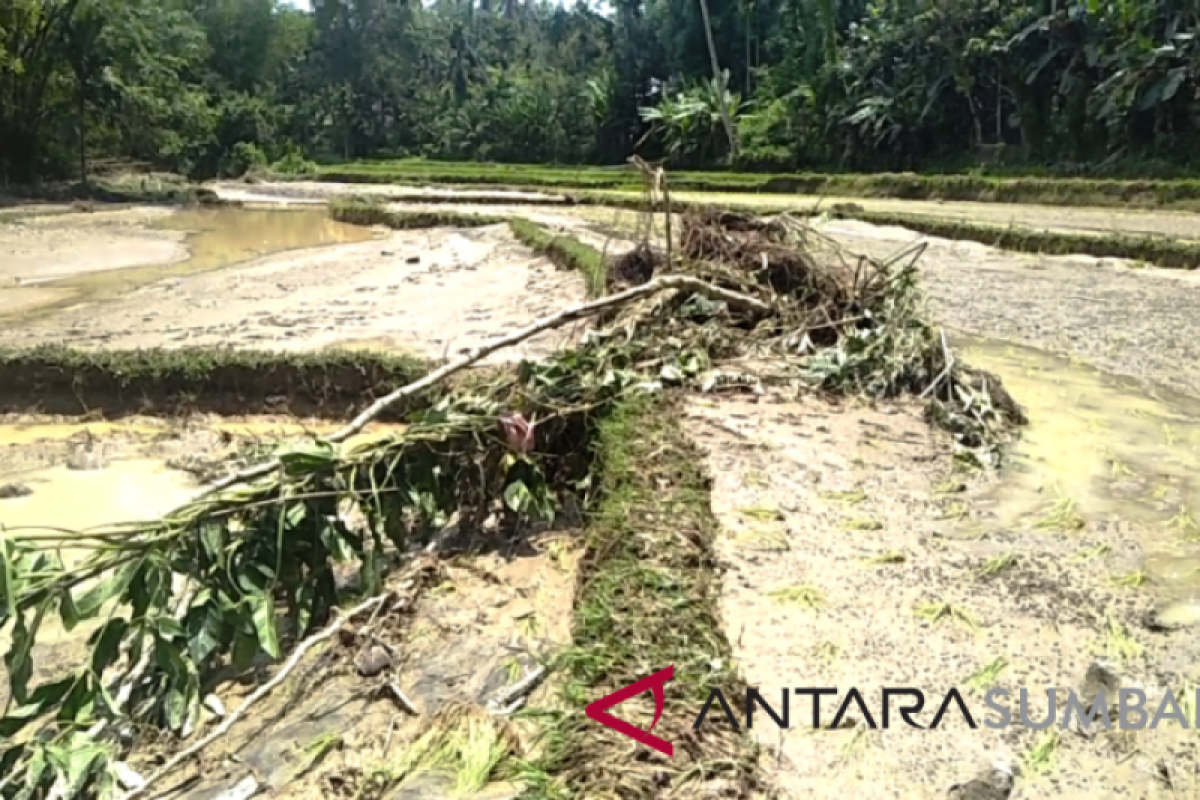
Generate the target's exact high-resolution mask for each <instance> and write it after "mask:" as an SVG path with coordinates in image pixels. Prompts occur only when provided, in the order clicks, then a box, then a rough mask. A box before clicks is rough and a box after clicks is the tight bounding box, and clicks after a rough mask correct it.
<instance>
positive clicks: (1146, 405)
mask: <svg viewBox="0 0 1200 800" xmlns="http://www.w3.org/2000/svg"><path fill="white" fill-rule="evenodd" d="M956 343H957V346H958V347H959V348H960V350H961V352H962V354H963V358H964V360H966V361H967V362H968V363H970V364H971V365H972V366H976V367H979V368H982V369H985V370H988V371H989V372H992V373H994V374H996V375H998V376H999V377H1000V379H1001V380H1002V381H1003V382H1004V386H1005V388H1006V389H1007V390H1008V391H1009V393H1010V394H1012V396H1013V397H1014V398H1015V399H1016V400H1017V402H1019V403H1021V404H1022V405H1023V406H1024V407H1025V410H1026V413H1027V414H1028V416H1029V418H1030V425H1029V426H1028V428H1027V429H1026V430H1025V431H1024V432H1023V434H1022V437H1021V439H1020V440H1019V441H1017V442H1016V443H1015V444H1014V445H1013V447H1012V448H1011V451H1010V455H1009V456H1008V463H1007V465H1006V467H1005V472H1004V475H1003V479H1002V480H1001V481H1000V482H999V483H998V484H997V486H996V487H995V488H994V489H993V490H992V491H991V492H989V493H988V495H987V496H986V497H985V498H983V499H984V502H985V503H987V504H989V510H990V511H992V512H994V513H995V515H996V517H995V519H996V522H997V523H998V524H999V525H1001V526H1004V527H1017V526H1020V527H1023V528H1026V529H1028V528H1033V529H1037V530H1043V531H1045V532H1046V533H1047V534H1048V535H1070V534H1071V533H1072V532H1077V531H1079V530H1082V529H1083V528H1084V527H1085V526H1086V525H1088V524H1094V523H1097V522H1102V521H1103V522H1108V523H1112V522H1118V523H1124V524H1126V525H1128V526H1129V529H1130V530H1131V531H1133V532H1134V533H1135V535H1137V537H1138V538H1139V539H1140V540H1141V543H1142V545H1143V546H1144V548H1145V550H1146V551H1147V552H1149V553H1150V555H1149V556H1148V557H1147V558H1146V563H1145V564H1144V565H1143V569H1145V571H1146V572H1147V574H1148V576H1149V577H1150V579H1151V580H1152V581H1153V582H1155V583H1158V584H1160V585H1163V586H1173V587H1176V588H1185V587H1186V589H1187V590H1188V593H1189V594H1192V595H1195V596H1200V546H1198V542H1200V400H1196V399H1194V398H1190V397H1187V396H1184V395H1180V394H1176V393H1172V392H1170V391H1168V390H1163V389H1155V388H1150V387H1146V386H1144V385H1142V384H1139V383H1136V382H1134V381H1131V380H1121V379H1118V378H1115V377H1112V376H1110V375H1106V374H1104V373H1102V372H1100V371H1098V370H1096V369H1094V368H1092V367H1090V366H1086V365H1084V364H1081V363H1079V362H1076V361H1073V360H1071V359H1068V358H1063V357H1059V356H1054V355H1051V354H1048V353H1045V352H1042V351H1038V350H1033V349H1029V348H1023V347H1017V346H1010V345H1008V344H1004V343H997V342H989V341H981V340H978V339H971V338H958V339H957V341H956Z"/></svg>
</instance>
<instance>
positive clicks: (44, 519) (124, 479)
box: [0, 459, 198, 564]
mask: <svg viewBox="0 0 1200 800" xmlns="http://www.w3.org/2000/svg"><path fill="white" fill-rule="evenodd" d="M21 483H23V484H25V485H26V486H28V487H29V488H30V489H31V490H32V494H30V495H28V496H26V497H13V498H8V499H5V500H0V525H2V526H3V527H4V529H5V530H6V531H8V532H12V533H16V534H18V535H20V534H21V533H23V532H25V531H27V530H30V529H33V528H56V529H59V530H69V531H82V530H86V529H88V528H94V527H98V526H102V525H113V524H118V523H124V522H136V521H143V520H146V521H148V520H154V519H157V518H158V517H160V516H162V515H163V514H165V513H166V512H168V511H171V510H172V509H173V508H175V507H176V506H179V505H182V504H183V503H185V502H187V501H188V500H189V499H191V497H192V496H193V495H194V494H196V492H197V491H198V487H197V486H196V485H195V483H194V482H193V481H192V479H191V477H190V476H189V475H187V474H186V473H183V472H176V471H173V470H168V469H166V468H165V467H164V466H163V464H162V462H160V461H157V460H153V459H132V460H129V461H114V462H113V463H111V464H109V465H108V466H107V467H106V468H105V469H102V470H76V469H70V468H69V467H66V466H55V467H50V468H49V469H42V470H35V471H32V472H27V473H24V474H22V475H21ZM63 556H64V559H65V560H66V561H67V562H68V564H69V563H70V561H71V559H70V558H69V557H68V554H67V553H64V554H63Z"/></svg>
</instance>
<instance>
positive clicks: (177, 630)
mask: <svg viewBox="0 0 1200 800" xmlns="http://www.w3.org/2000/svg"><path fill="white" fill-rule="evenodd" d="M154 626H155V627H156V628H158V632H159V634H160V635H161V636H162V637H163V638H166V639H179V638H182V637H183V626H182V625H180V624H179V620H177V619H175V618H174V617H168V616H167V615H165V614H162V615H159V616H158V617H155V618H154Z"/></svg>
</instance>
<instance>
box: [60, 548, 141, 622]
mask: <svg viewBox="0 0 1200 800" xmlns="http://www.w3.org/2000/svg"><path fill="white" fill-rule="evenodd" d="M140 566H141V565H140V564H139V563H137V562H135V563H133V564H126V565H125V566H124V567H121V568H120V569H119V570H117V571H116V572H114V573H112V574H111V575H109V576H107V577H106V578H105V579H104V580H102V581H101V582H100V583H98V584H96V585H95V586H93V587H91V588H90V589H88V590H87V591H86V592H84V593H83V594H82V595H80V596H79V598H78V599H77V600H76V601H75V608H76V610H77V611H78V612H79V617H80V619H91V618H92V617H94V616H96V615H97V614H99V613H100V609H101V608H103V606H104V604H105V603H107V602H108V601H109V600H112V599H113V598H114V597H118V596H120V595H121V594H123V593H124V592H125V590H126V588H128V587H129V582H130V581H132V580H133V576H134V575H135V574H137V571H138V569H139V567H140Z"/></svg>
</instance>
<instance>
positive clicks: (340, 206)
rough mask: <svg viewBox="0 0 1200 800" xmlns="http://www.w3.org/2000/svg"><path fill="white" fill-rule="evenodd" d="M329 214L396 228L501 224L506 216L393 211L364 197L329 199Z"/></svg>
mask: <svg viewBox="0 0 1200 800" xmlns="http://www.w3.org/2000/svg"><path fill="white" fill-rule="evenodd" d="M329 216H330V217H331V218H332V219H334V220H336V221H337V222H345V223H348V224H350V225H383V226H385V227H388V228H394V229H396V230H420V229H424V228H480V227H483V226H485V225H498V224H500V223H502V222H504V221H505V219H506V218H505V217H496V216H490V215H487V214H469V213H462V212H458V211H391V210H388V209H386V208H384V207H383V206H381V205H380V204H379V203H378V202H376V201H373V200H371V199H362V198H347V199H342V198H338V199H335V200H333V201H331V202H330V203H329Z"/></svg>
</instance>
